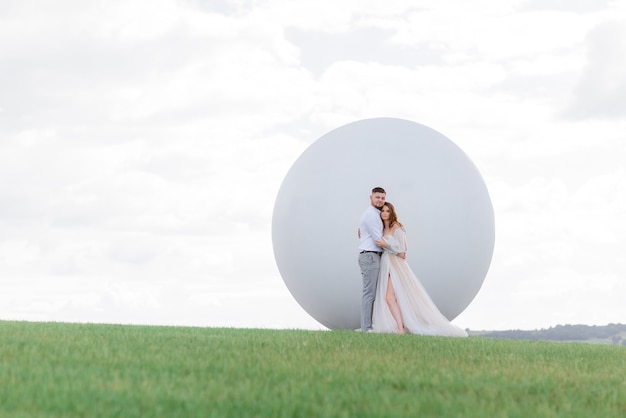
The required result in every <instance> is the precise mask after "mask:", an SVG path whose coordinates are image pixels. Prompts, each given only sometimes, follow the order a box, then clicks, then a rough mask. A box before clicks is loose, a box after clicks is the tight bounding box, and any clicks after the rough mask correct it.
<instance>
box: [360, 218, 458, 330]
mask: <svg viewBox="0 0 626 418" xmlns="http://www.w3.org/2000/svg"><path fill="white" fill-rule="evenodd" d="M384 239H385V241H387V243H388V244H389V249H391V250H393V251H395V252H396V253H402V252H406V249H407V243H406V234H405V232H404V230H403V229H402V228H396V231H395V232H394V233H393V234H392V235H385V237H384ZM389 277H391V283H392V284H393V289H394V291H395V293H396V299H397V301H398V306H399V307H400V311H401V312H402V320H403V322H404V327H405V328H406V330H407V331H408V332H410V333H411V334H423V335H442V336H453V337H467V332H466V331H465V330H463V329H461V328H459V327H457V326H455V325H452V324H451V323H450V321H448V319H447V318H446V317H445V316H443V314H442V313H441V312H439V309H438V308H437V306H436V305H435V304H434V302H433V301H432V300H431V298H430V296H429V295H428V293H427V292H426V289H424V286H422V284H421V283H420V281H419V280H418V279H417V277H416V276H415V274H414V273H413V271H412V270H411V267H409V264H408V263H407V262H406V260H404V259H402V258H400V257H398V256H397V255H395V254H392V253H390V252H388V251H385V252H384V253H383V254H382V257H381V258H380V273H379V275H378V287H377V289H376V299H374V311H373V315H372V327H373V331H374V332H382V333H397V332H398V326H397V325H396V320H395V319H394V318H393V316H392V314H391V310H390V309H389V305H387V302H386V300H385V295H386V294H387V286H388V278H389Z"/></svg>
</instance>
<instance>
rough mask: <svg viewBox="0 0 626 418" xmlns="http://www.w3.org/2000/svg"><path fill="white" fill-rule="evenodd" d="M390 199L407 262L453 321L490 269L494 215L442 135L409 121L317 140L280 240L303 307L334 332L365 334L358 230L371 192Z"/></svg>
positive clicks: (304, 159) (277, 224)
mask: <svg viewBox="0 0 626 418" xmlns="http://www.w3.org/2000/svg"><path fill="white" fill-rule="evenodd" d="M376 186H381V187H383V188H384V189H385V190H386V191H387V200H388V201H389V202H392V203H393V204H394V205H395V207H396V211H397V212H398V218H399V220H400V222H402V223H403V224H404V226H405V229H406V233H407V241H408V245H409V250H408V253H407V261H408V262H409V265H410V266H411V268H412V269H413V271H414V272H415V274H416V275H417V277H418V278H419V279H420V281H421V282H422V284H423V285H424V287H425V288H426V290H427V291H428V292H429V294H430V296H431V297H432V299H433V301H434V302H435V304H436V305H437V306H438V307H439V309H440V310H441V312H442V313H443V314H444V315H445V316H446V317H447V318H448V319H450V320H452V319H453V318H455V317H456V316H457V315H459V314H460V313H461V312H462V311H463V310H464V309H465V308H466V307H467V306H468V305H469V303H470V302H471V301H472V299H474V297H475V296H476V293H478V290H479V289H480V287H481V286H482V283H483V281H484V279H485V275H486V274H487V271H488V269H489V265H490V263H491V258H492V255H493V248H494V241H495V226H494V214H493V207H492V205H491V200H490V199H489V193H488V191H487V188H486V186H485V183H484V181H483V179H482V177H481V175H480V173H479V172H478V170H477V169H476V167H475V166H474V164H473V163H472V162H471V161H470V159H469V158H468V157H467V155H465V153H464V152H463V151H462V150H461V149H460V148H459V147H457V146H456V145H455V144H454V143H453V142H452V141H450V140H449V139H448V138H446V137H445V136H443V135H442V134H440V133H439V132H437V131H435V130H433V129H431V128H429V127H427V126H424V125H421V124H418V123H415V122H411V121H408V120H403V119H395V118H375V119H366V120H361V121H357V122H354V123H350V124H348V125H345V126H342V127H340V128H337V129H335V130H333V131H331V132H329V133H327V134H326V135H324V136H322V137H321V138H320V139H318V140H317V141H315V142H314V143H313V144H312V145H311V146H310V147H309V148H307V149H306V150H305V151H304V153H303V154H302V155H301V156H300V157H299V158H298V159H297V160H296V162H295V163H294V164H293V166H292V167H291V169H290V170H289V172H288V173H287V175H286V177H285V179H284V180H283V183H282V185H281V187H280V190H279V192H278V195H277V197H276V202H275V205H274V213H273V217H272V242H273V246H274V256H275V258H276V263H277V266H278V269H279V271H280V274H281V276H282V278H283V280H284V282H285V284H286V285H287V288H288V289H289V291H290V292H291V294H292V295H293V296H294V298H295V299H296V301H297V302H298V303H299V304H300V305H301V306H302V307H303V308H304V310H305V311H306V312H308V313H309V315H311V316H312V317H313V318H315V319H316V320H317V321H319V322H320V323H321V324H323V325H324V326H326V327H328V328H330V329H356V328H359V327H360V312H361V292H362V279H361V273H360V270H359V266H358V263H357V259H358V244H359V241H358V238H357V228H358V222H359V218H360V216H361V213H362V212H363V211H364V210H365V208H366V207H367V206H368V205H369V204H370V202H369V195H370V192H371V189H372V188H373V187H376Z"/></svg>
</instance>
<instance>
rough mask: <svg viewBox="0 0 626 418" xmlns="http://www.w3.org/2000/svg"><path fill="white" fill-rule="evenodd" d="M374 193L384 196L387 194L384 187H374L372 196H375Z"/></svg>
mask: <svg viewBox="0 0 626 418" xmlns="http://www.w3.org/2000/svg"><path fill="white" fill-rule="evenodd" d="M374 193H384V194H387V192H386V191H385V189H383V188H382V187H374V188H373V189H372V194H374Z"/></svg>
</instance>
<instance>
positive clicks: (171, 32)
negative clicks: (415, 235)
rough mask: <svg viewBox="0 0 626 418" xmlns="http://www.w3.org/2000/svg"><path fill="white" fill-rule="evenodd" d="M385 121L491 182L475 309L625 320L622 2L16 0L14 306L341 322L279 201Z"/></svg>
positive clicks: (2, 236)
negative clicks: (306, 297)
mask: <svg viewBox="0 0 626 418" xmlns="http://www.w3.org/2000/svg"><path fill="white" fill-rule="evenodd" d="M371 117H397V118H404V119H409V120H412V121H414V122H418V123H421V124H424V125H427V126H429V127H431V128H433V129H435V130H437V131H439V132H441V133H442V134H444V135H445V136H447V137H448V138H450V139H451V140H452V141H453V142H455V143H456V144H457V145H458V146H459V147H461V149H463V150H464V151H465V153H466V154H467V155H468V156H469V157H470V159H471V160H472V161H473V162H474V163H475V164H476V166H477V167H478V169H479V171H480V172H481V174H482V175H483V178H484V180H485V182H486V184H487V187H488V189H489V192H490V195H491V199H492V203H493V206H494V210H495V219H496V246H495V252H494V256H493V261H492V264H491V268H490V271H489V273H488V275H487V277H486V279H485V281H484V283H483V286H482V289H481V290H480V292H479V293H478V295H477V296H476V298H475V299H474V300H473V301H472V303H471V304H470V305H469V307H468V308H467V309H466V310H465V312H463V313H462V314H461V315H460V316H458V317H457V318H456V319H455V320H454V323H455V324H457V325H459V326H461V327H463V328H470V329H474V330H479V329H514V328H520V329H535V328H547V327H550V326H555V325H558V324H566V323H580V324H590V325H592V324H596V325H605V324H607V323H616V322H621V323H625V322H626V257H625V256H624V254H625V253H626V172H625V168H624V167H625V163H624V161H626V1H622V0H617V1H610V0H606V1H605V0H480V1H472V2H468V1H462V0H454V1H453V0H447V1H446V0H431V1H423V0H384V1H383V0H376V1H375V0H358V1H356V0H355V1H330V0H329V1H326V0H301V1H288V0H249V1H248V0H232V1H230V0H210V1H209V0H207V1H202V0H195V1H194V0H189V1H185V0H135V1H127V0H123V1H114V0H111V1H79V0H74V1H70V0H64V1H63V0H59V1H54V2H49V1H44V0H8V1H2V2H1V3H0V319H5V320H8V319H19V320H32V321H76V322H104V323H132V324H163V325H194V326H211V327H217V326H220V327H221V326H227V327H263V328H305V329H324V327H323V326H321V325H320V324H319V323H317V321H315V320H314V319H313V318H311V317H310V316H309V315H308V314H307V313H306V312H305V311H304V310H303V309H302V308H300V306H299V305H298V304H297V302H296V301H295V300H294V299H293V297H292V296H291V294H290V293H289V291H288V290H287V288H286V286H285V285H284V283H283V281H282V279H281V278H280V275H279V273H278V269H277V267H276V264H275V261H274V257H273V253H272V243H271V216H272V210H273V205H274V200H275V198H276V195H277V193H278V189H279V187H280V184H281V182H282V179H283V178H284V177H285V175H286V173H287V171H288V170H289V168H290V167H291V165H292V164H293V162H294V161H295V160H296V159H297V158H298V156H299V155H300V154H301V153H302V152H303V151H304V150H305V149H306V148H307V147H308V146H309V145H310V144H312V143H313V142H314V141H315V140H316V139H318V138H319V137H320V136H322V135H323V134H325V133H327V132H328V131H330V130H332V129H335V128H338V127H340V126H342V125H344V124H346V123H349V122H354V121H357V120H360V119H365V118H371ZM389 192H390V197H391V195H392V194H393V191H389ZM363 204H364V207H365V206H367V204H368V200H367V195H364V200H363ZM355 224H356V220H355ZM409 240H410V234H409ZM355 260H356V255H355ZM355 263H356V261H355Z"/></svg>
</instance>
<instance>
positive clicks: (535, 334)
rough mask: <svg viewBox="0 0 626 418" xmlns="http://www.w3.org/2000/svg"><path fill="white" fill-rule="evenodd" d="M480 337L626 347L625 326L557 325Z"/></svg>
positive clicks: (486, 334) (482, 334)
mask: <svg viewBox="0 0 626 418" xmlns="http://www.w3.org/2000/svg"><path fill="white" fill-rule="evenodd" d="M480 336H481V337H487V338H509V339H513V340H548V341H588V340H607V341H609V342H611V343H612V344H616V345H624V346H626V324H608V325H557V326H555V327H550V328H548V329H540V330H534V331H524V330H509V331H490V332H486V333H481V334H480Z"/></svg>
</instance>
